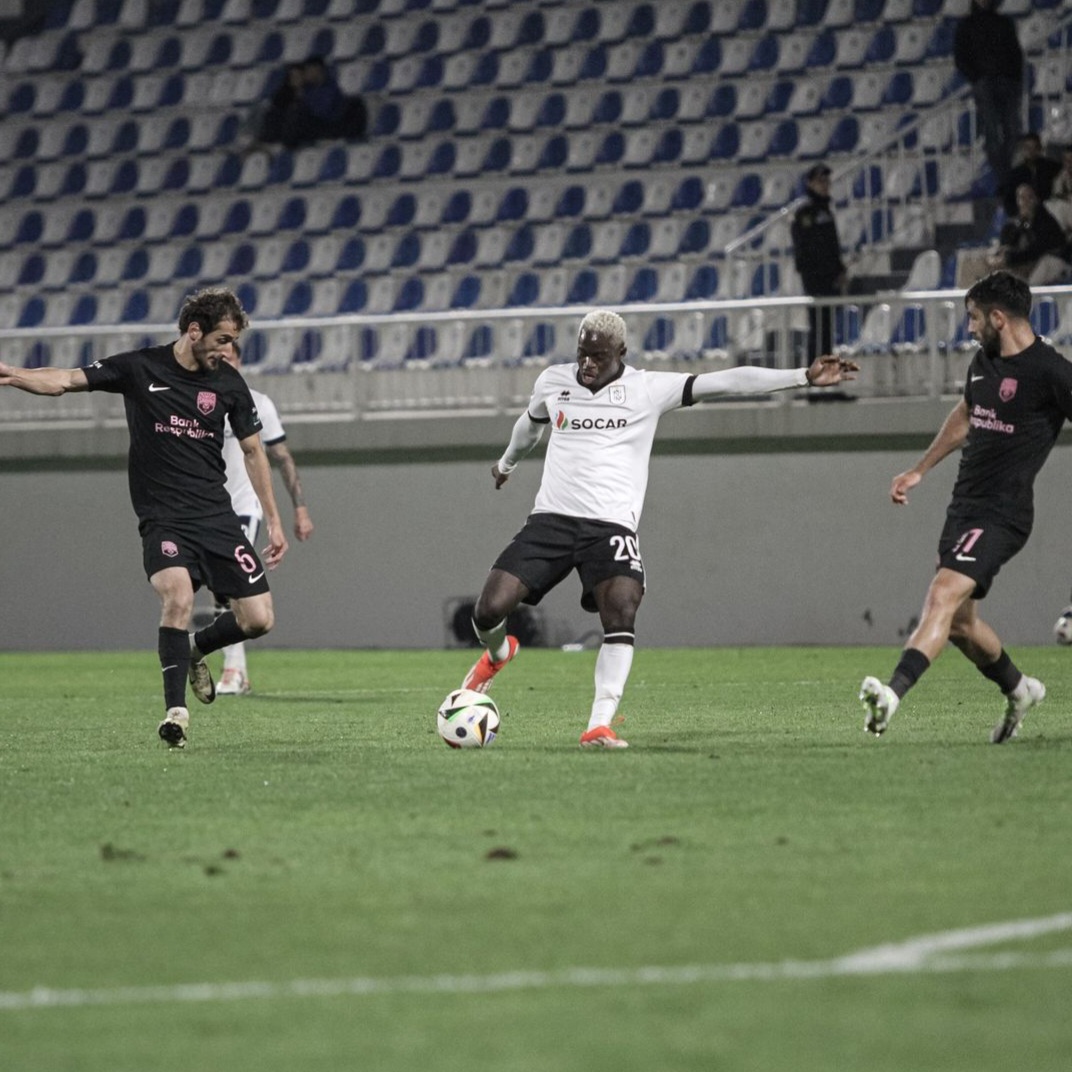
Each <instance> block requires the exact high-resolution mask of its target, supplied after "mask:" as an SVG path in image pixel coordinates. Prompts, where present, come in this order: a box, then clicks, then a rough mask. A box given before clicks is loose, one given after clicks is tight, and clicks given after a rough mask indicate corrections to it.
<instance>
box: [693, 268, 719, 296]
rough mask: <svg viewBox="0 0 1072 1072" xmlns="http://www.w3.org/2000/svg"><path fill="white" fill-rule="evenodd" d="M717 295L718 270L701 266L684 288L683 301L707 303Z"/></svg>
mask: <svg viewBox="0 0 1072 1072" xmlns="http://www.w3.org/2000/svg"><path fill="white" fill-rule="evenodd" d="M717 295H718V268H717V267H716V266H715V265H713V264H701V265H699V266H698V267H697V269H696V271H695V272H693V274H692V277H691V278H690V279H689V281H688V284H687V286H686V287H685V301H707V300H709V299H711V298H714V297H717Z"/></svg>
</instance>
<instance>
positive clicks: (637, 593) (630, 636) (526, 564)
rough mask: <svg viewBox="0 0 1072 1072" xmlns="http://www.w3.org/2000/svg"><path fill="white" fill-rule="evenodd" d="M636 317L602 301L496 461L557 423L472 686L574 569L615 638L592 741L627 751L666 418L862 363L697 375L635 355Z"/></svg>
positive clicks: (837, 379) (491, 590) (509, 459)
mask: <svg viewBox="0 0 1072 1072" xmlns="http://www.w3.org/2000/svg"><path fill="white" fill-rule="evenodd" d="M625 354H626V330H625V321H624V320H623V319H622V318H621V317H620V316H618V314H617V313H613V312H611V311H609V310H606V309H596V310H593V311H592V312H590V313H588V314H587V315H586V316H585V317H584V319H583V320H582V321H581V326H580V331H579V333H578V338H577V363H576V365H566V364H560V365H552V366H551V367H550V368H546V369H544V371H543V372H541V373H540V375H539V376H538V377H537V379H536V384H535V386H534V387H533V391H532V398H531V399H530V400H529V404H528V407H527V409H526V411H525V412H524V413H523V414H522V415H521V416H520V417H519V418H518V420H517V422H516V424H515V425H514V429H513V433H512V434H511V436H510V443H509V445H508V446H507V448H506V452H505V453H504V454H503V456H502V457H501V458H500V459H499V461H498V462H496V463H495V465H494V466H492V470H491V475H492V478H493V479H494V481H495V487H496V488H501V487H502V486H503V484H505V483H506V481H507V480H508V479H509V477H510V474H511V473H512V472H513V471H514V469H515V468H516V466H517V463H518V461H519V460H520V459H521V458H522V457H524V456H525V455H526V454H528V453H529V452H530V451H531V450H532V449H533V448H534V447H535V446H536V444H537V443H538V442H539V441H540V439H541V437H542V435H543V430H544V428H545V427H546V426H547V425H550V426H551V439H550V443H549V444H548V447H547V456H546V459H545V461H544V469H543V479H542V481H541V483H540V489H539V491H538V492H537V495H536V503H535V505H534V507H533V511H532V513H531V514H530V515H529V517H528V519H527V520H526V522H525V525H524V527H523V528H522V530H521V531H520V532H519V533H518V534H517V535H516V536H515V537H514V539H513V540H512V541H511V543H510V545H509V546H508V547H507V548H506V550H504V551H503V553H502V554H501V555H500V556H499V557H498V559H496V561H495V564H494V566H493V567H492V569H491V572H490V573H489V574H488V577H487V580H486V581H485V583H484V588H483V591H481V593H480V596H479V598H478V599H477V602H476V606H475V608H474V611H473V628H474V629H475V631H476V635H477V637H478V638H479V640H480V642H481V643H482V644H483V645H484V649H485V650H484V653H483V655H481V657H480V658H479V659H478V660H477V662H476V664H475V665H474V666H473V667H472V669H471V670H470V671H469V673H468V674H467V675H466V678H465V681H464V682H463V683H462V687H463V688H469V689H475V690H477V691H479V692H486V691H487V690H488V688H489V687H490V685H491V681H492V679H493V678H494V676H495V675H496V674H497V673H498V672H499V671H500V670H501V669H502V668H503V667H504V666H505V665H506V664H507V663H508V662H509V661H510V660H511V659H513V658H514V656H515V655H516V654H517V649H518V642H517V639H516V638H515V637H512V636H508V635H507V632H506V619H507V615H509V614H510V613H511V611H513V610H514V609H515V608H516V607H517V606H518V604H520V603H522V602H524V603H530V604H535V603H538V602H539V601H540V600H541V599H542V598H543V597H544V596H545V595H546V594H547V593H548V592H549V591H550V590H551V589H552V588H554V587H555V586H556V585H557V584H558V583H559V582H560V581H563V580H564V579H565V578H566V576H567V575H568V574H569V573H570V572H571V571H572V570H574V569H576V570H577V572H578V574H579V576H580V579H581V585H582V596H581V605H582V606H583V607H584V608H585V610H588V611H595V612H598V614H599V620H600V624H601V626H602V628H603V642H602V645H601V647H600V649H599V654H598V656H597V658H596V672H595V699H594V701H593V703H592V709H591V713H590V715H589V719H588V728H587V729H586V730H585V732H584V733H583V734H581V742H580V743H581V746H582V747H585V748H626V747H628V745H627V742H625V741H623V740H622V739H621V738H620V737H619V736H618V735H617V734H616V733H615V732H614V730H612V729H611V722H612V721H613V719H614V716H615V714H616V713H617V710H618V704H619V702H620V701H621V698H622V693H623V692H624V691H625V684H626V681H627V680H628V677H629V671H630V669H631V667H632V663H633V647H634V641H635V631H634V630H635V620H636V613H637V609H638V607H639V606H640V601H641V599H642V598H643V595H644V564H643V560H642V559H641V556H640V545H639V543H638V541H637V526H638V525H639V523H640V514H641V511H642V509H643V506H644V495H645V492H646V491H647V484H648V462H649V459H650V457H651V449H652V444H653V442H654V439H655V430H656V427H657V425H658V423H659V418H660V417H661V416H662V415H663V414H664V413H667V412H669V411H670V410H673V409H678V408H679V407H682V406H691V405H692V404H693V403H694V402H699V401H702V400H703V399H706V398H715V397H717V396H719V395H727V394H733V395H740V394H762V393H769V392H772V391H782V390H786V389H788V388H793V387H830V386H833V385H835V384H838V383H841V382H842V381H843V380H848V379H852V378H853V375H852V374H853V373H854V372H856V371H857V370H858V366H857V365H856V364H855V363H854V362H852V361H843V360H839V359H838V358H836V357H819V358H816V360H815V361H814V362H813V363H812V365H811V366H810V367H808V368H798V369H789V370H781V369H767V368H733V369H726V370H724V371H721V372H705V373H701V374H700V375H696V376H694V375H689V374H687V373H678V372H652V371H644V370H641V369H635V368H632V367H631V366H628V365H626V364H624V363H623V359H624V357H625Z"/></svg>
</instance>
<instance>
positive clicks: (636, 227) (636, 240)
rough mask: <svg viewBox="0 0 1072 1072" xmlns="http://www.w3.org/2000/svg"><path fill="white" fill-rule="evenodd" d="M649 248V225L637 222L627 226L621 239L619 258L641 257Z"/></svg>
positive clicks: (644, 222) (645, 221)
mask: <svg viewBox="0 0 1072 1072" xmlns="http://www.w3.org/2000/svg"><path fill="white" fill-rule="evenodd" d="M650 247H651V224H649V223H648V222H647V220H637V221H636V222H635V223H632V224H630V225H629V229H628V230H627V231H626V232H625V237H624V238H623V239H622V245H621V249H620V250H619V256H620V257H622V258H632V257H643V256H644V255H645V254H646V253H647V252H648V249H649V248H650Z"/></svg>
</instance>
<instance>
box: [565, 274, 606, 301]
mask: <svg viewBox="0 0 1072 1072" xmlns="http://www.w3.org/2000/svg"><path fill="white" fill-rule="evenodd" d="M598 291H599V277H598V276H597V275H596V273H595V272H594V271H593V270H592V269H591V268H582V269H580V271H578V272H577V274H576V275H574V277H573V278H572V279H571V280H570V284H569V291H568V293H567V295H566V301H567V302H568V303H569V304H570V305H590V304H591V303H592V302H593V301H594V300H595V297H596V294H597V292H598Z"/></svg>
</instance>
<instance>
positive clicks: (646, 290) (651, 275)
mask: <svg viewBox="0 0 1072 1072" xmlns="http://www.w3.org/2000/svg"><path fill="white" fill-rule="evenodd" d="M658 287H659V277H658V274H657V273H656V271H655V269H654V268H652V267H650V266H647V265H645V266H644V267H642V268H638V269H637V273H636V275H634V276H633V278H632V280H631V281H630V283H629V287H628V289H627V290H626V292H625V300H626V301H627V302H650V301H654V299H655V294H656V291H657V290H658Z"/></svg>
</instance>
